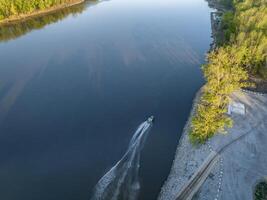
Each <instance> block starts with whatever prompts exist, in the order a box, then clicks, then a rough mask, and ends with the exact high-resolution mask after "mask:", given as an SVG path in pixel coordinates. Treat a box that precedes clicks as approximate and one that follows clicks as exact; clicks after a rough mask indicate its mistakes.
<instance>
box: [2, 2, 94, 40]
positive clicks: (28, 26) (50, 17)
mask: <svg viewBox="0 0 267 200" xmlns="http://www.w3.org/2000/svg"><path fill="white" fill-rule="evenodd" d="M97 2H98V1H97V0H90V1H89V2H86V3H82V4H79V5H75V6H72V7H69V8H64V9H61V10H58V11H56V12H53V13H49V14H45V15H42V16H38V17H33V18H27V19H25V20H23V21H18V22H13V23H11V24H7V25H3V26H0V41H8V40H12V39H16V38H18V37H20V36H23V35H25V34H27V33H29V32H31V31H33V30H37V29H41V28H44V27H45V26H47V25H49V24H52V23H56V22H58V21H60V20H63V19H64V18H66V17H68V16H69V15H73V16H75V15H78V14H80V13H82V12H83V11H84V10H85V8H86V7H87V6H92V5H95V4H96V3H97Z"/></svg>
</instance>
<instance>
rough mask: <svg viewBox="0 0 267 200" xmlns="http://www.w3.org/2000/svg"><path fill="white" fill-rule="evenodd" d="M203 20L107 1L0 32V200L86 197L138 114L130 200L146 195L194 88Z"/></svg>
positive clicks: (181, 7)
mask: <svg viewBox="0 0 267 200" xmlns="http://www.w3.org/2000/svg"><path fill="white" fill-rule="evenodd" d="M210 12H211V9H210V8H209V7H208V4H207V2H205V1H204V0H110V1H102V2H100V3H97V2H87V3H85V4H83V5H79V6H76V7H74V8H71V9H65V10H63V11H60V12H57V13H54V14H51V15H48V16H43V17H39V18H36V19H32V20H28V21H25V22H23V23H20V24H14V25H11V26H5V27H2V28H0V188H1V189H0V191H1V192H0V199H1V200H86V199H89V198H90V196H91V194H92V191H93V188H94V186H95V185H96V183H97V182H98V180H99V179H100V178H101V177H102V176H103V175H104V174H105V173H106V172H107V171H108V170H109V169H110V168H111V167H112V166H113V165H114V164H115V163H116V162H117V161H118V160H120V158H121V157H122V155H123V154H124V153H125V151H126V149H127V147H128V144H129V141H130V140H131V138H132V136H133V134H134V131H135V130H136V128H137V127H138V126H139V125H140V123H141V122H143V121H145V120H146V119H147V117H149V116H150V115H154V116H155V123H154V125H153V127H152V129H151V130H150V133H149V136H148V138H147V140H146V143H145V145H144V148H143V150H142V152H141V160H140V173H139V176H140V183H141V189H140V195H139V199H141V200H150V199H151V200H153V199H156V197H157V195H158V193H159V191H160V188H161V186H162V184H163V182H164V181H165V179H166V178H167V176H168V173H169V170H170V167H171V164H172V160H173V157H174V154H175V150H176V146H177V144H178V141H179V137H180V134H181V132H182V129H183V126H184V125H185V122H186V120H187V117H188V115H189V112H190V109H191V105H192V100H193V98H194V95H195V93H196V91H197V90H198V89H199V88H200V87H201V85H202V84H203V78H202V75H201V70H200V65H201V64H202V63H204V58H205V52H207V50H208V49H209V45H210V43H211V37H210V36H211V28H210Z"/></svg>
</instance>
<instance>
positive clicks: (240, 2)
mask: <svg viewBox="0 0 267 200" xmlns="http://www.w3.org/2000/svg"><path fill="white" fill-rule="evenodd" d="M227 5H228V6H231V8H230V9H228V11H226V12H224V14H223V16H222V18H221V24H220V27H221V30H220V31H222V32H223V36H224V37H223V38H222V41H220V42H218V44H217V46H216V48H214V49H213V50H212V51H211V52H210V53H209V54H208V56H207V63H206V64H205V65H203V66H202V70H203V74H204V78H205V80H206V84H205V85H204V87H203V90H202V96H201V99H200V102H199V104H198V105H197V108H196V113H195V116H194V117H193V119H192V123H191V131H190V139H191V141H192V142H193V143H204V142H205V141H206V140H207V139H209V138H210V137H212V136H214V135H215V134H216V133H225V132H226V129H227V127H231V126H232V123H233V122H232V120H231V118H230V117H229V116H228V115H227V114H226V112H227V106H228V104H229V103H230V100H231V99H230V95H231V94H232V93H233V92H235V91H237V90H240V89H241V88H247V87H250V88H251V87H253V83H252V82H251V81H250V80H251V77H257V78H259V79H262V80H266V79H267V60H266V58H267V2H266V0H232V1H231V3H229V0H228V1H227Z"/></svg>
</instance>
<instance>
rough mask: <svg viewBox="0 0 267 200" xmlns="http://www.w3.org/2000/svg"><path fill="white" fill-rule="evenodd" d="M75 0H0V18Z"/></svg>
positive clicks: (75, 0) (74, 0) (28, 12)
mask: <svg viewBox="0 0 267 200" xmlns="http://www.w3.org/2000/svg"><path fill="white" fill-rule="evenodd" d="M77 1H78V0H0V20H3V19H8V18H11V17H17V16H19V15H22V14H30V13H33V12H35V11H40V10H45V9H48V8H51V7H55V6H59V5H62V4H68V3H73V2H77Z"/></svg>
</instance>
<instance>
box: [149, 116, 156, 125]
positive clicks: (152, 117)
mask: <svg viewBox="0 0 267 200" xmlns="http://www.w3.org/2000/svg"><path fill="white" fill-rule="evenodd" d="M154 120H155V117H154V116H150V117H149V118H148V119H147V121H148V122H150V123H152V122H154Z"/></svg>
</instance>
